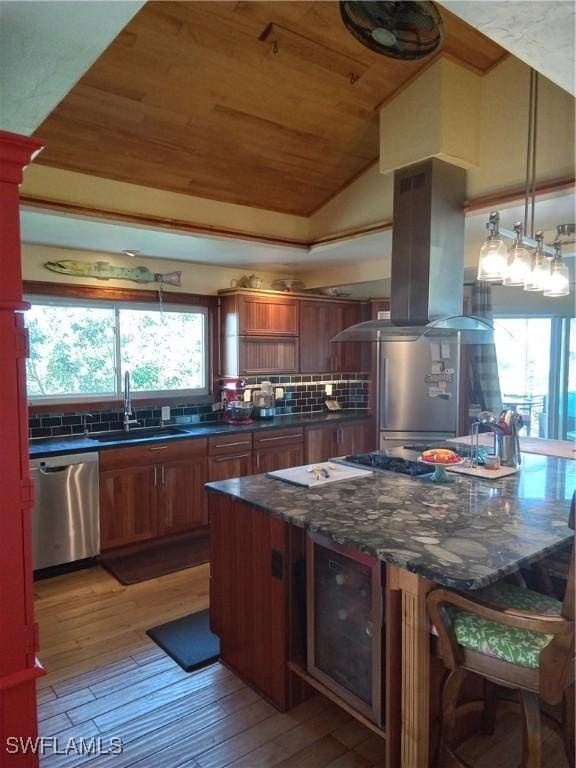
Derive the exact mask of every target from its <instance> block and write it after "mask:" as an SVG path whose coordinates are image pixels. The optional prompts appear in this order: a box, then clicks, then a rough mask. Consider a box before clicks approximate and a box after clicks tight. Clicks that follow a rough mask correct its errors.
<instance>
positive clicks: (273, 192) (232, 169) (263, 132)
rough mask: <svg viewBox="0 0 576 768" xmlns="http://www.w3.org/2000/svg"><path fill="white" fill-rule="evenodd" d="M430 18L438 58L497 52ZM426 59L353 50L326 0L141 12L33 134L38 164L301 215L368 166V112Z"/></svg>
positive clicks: (175, 5)
mask: <svg viewBox="0 0 576 768" xmlns="http://www.w3.org/2000/svg"><path fill="white" fill-rule="evenodd" d="M440 10H441V13H442V16H443V19H444V28H445V42H444V48H443V51H442V53H443V54H444V55H447V56H449V57H451V58H453V59H456V60H458V61H460V62H462V63H464V64H466V65H467V66H470V67H472V68H474V69H475V70H476V71H479V72H485V71H487V70H488V69H490V68H491V67H492V66H493V65H494V64H496V63H497V62H498V61H499V60H500V59H501V58H502V57H503V56H505V55H506V53H505V51H504V50H503V49H502V48H500V47H499V46H498V45H497V44H496V43H493V42H492V41H491V40H489V39H488V38H487V37H485V36H484V35H482V34H480V33H479V32H476V31H475V30H474V29H473V28H472V27H469V26H467V25H466V24H465V23H464V22H462V21H460V20H459V19H458V18H457V17H456V16H453V15H452V14H450V13H449V12H447V11H445V10H444V9H440ZM429 61H430V60H424V61H420V62H408V61H406V62H404V61H398V60H395V59H389V58H386V57H384V56H380V55H378V54H376V53H373V52H372V51H370V50H368V49H367V48H364V47H363V46H362V45H361V44H360V43H359V42H358V41H357V40H355V39H354V38H353V37H352V35H351V34H350V33H349V32H347V31H346V29H345V28H344V26H343V24H342V22H341V20H340V12H339V7H338V3H337V2H313V1H312V2H309V1H297V2H273V1H272V2H271V1H270V0H267V1H265V2H213V1H211V2H149V3H147V5H145V6H144V8H143V9H142V10H141V11H140V12H139V13H138V14H137V15H136V16H135V17H134V18H133V20H132V21H131V22H130V23H129V24H128V26H127V27H125V29H124V30H123V31H122V32H121V34H120V35H119V36H118V37H117V38H116V40H115V41H114V42H113V43H112V44H111V45H110V46H109V48H108V49H107V50H106V51H105V52H104V53H103V55H102V56H101V57H100V58H99V59H98V61H97V62H96V63H95V64H94V65H93V66H92V67H91V69H90V70H88V72H87V73H86V74H85V75H84V77H82V79H81V80H80V81H79V82H78V83H77V85H76V86H75V87H74V88H73V89H72V90H71V91H70V93H69V94H68V95H67V96H66V97H65V98H64V99H63V101H62V102H61V103H60V104H59V105H58V107H57V108H56V109H55V110H54V111H53V112H52V114H51V115H49V117H48V118H47V119H46V120H45V121H44V123H43V124H42V125H41V126H40V127H39V128H38V131H37V132H36V135H37V136H39V137H41V138H42V139H44V140H45V141H46V148H45V150H44V151H43V152H42V154H41V155H40V157H39V158H38V160H37V162H40V163H42V164H45V165H49V166H53V167H57V168H64V169H68V170H73V171H78V172H81V173H87V174H90V175H95V176H103V177H106V178H110V179H117V180H120V181H126V182H132V183H135V184H141V185H143V186H148V187H155V188H160V189H164V190H171V191H174V192H180V193H185V194H190V195H198V196H200V197H206V198H211V199H216V200H220V201H225V202H230V203H240V204H243V205H248V206H253V207H257V208H265V209H269V210H276V211H283V212H286V213H292V214H300V215H308V214H310V213H311V212H312V211H314V210H315V209H317V208H318V207H320V206H321V205H322V204H323V203H324V202H326V200H328V199H329V198H330V197H332V196H333V195H334V194H335V193H336V192H337V191H338V190H339V189H341V188H342V187H343V186H345V185H346V184H347V183H349V182H350V181H351V180H352V179H353V178H354V177H355V176H356V175H358V174H359V173H361V172H362V171H363V170H364V169H365V168H367V167H369V166H370V165H371V164H372V163H373V162H374V161H375V160H376V159H377V157H378V107H379V106H380V105H381V104H382V103H383V102H384V101H386V100H387V99H389V98H390V97H391V96H392V95H393V94H394V93H395V92H396V91H397V90H398V89H400V88H401V87H402V86H403V85H404V84H405V83H406V82H407V81H408V80H409V79H410V78H412V77H413V76H414V75H415V74H416V73H417V72H418V71H419V70H420V69H422V68H423V67H426V66H428V64H429Z"/></svg>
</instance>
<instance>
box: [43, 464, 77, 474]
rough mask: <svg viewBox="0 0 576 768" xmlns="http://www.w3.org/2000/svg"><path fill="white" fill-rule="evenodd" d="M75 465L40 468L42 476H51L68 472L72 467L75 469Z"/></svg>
mask: <svg viewBox="0 0 576 768" xmlns="http://www.w3.org/2000/svg"><path fill="white" fill-rule="evenodd" d="M73 466H74V465H73V464H64V465H61V466H59V467H42V466H40V467H39V469H40V474H42V475H51V474H55V473H56V472H66V470H67V469H70V467H73Z"/></svg>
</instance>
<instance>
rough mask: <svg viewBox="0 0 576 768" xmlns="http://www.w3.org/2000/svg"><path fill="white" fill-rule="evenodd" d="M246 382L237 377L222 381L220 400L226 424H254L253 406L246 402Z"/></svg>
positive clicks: (223, 419)
mask: <svg viewBox="0 0 576 768" xmlns="http://www.w3.org/2000/svg"><path fill="white" fill-rule="evenodd" d="M245 391H246V381H245V380H244V379H242V378H239V377H236V376H229V377H226V378H223V379H220V399H221V401H222V403H223V405H224V416H223V418H222V421H224V422H225V423H226V424H252V419H251V418H250V416H251V414H252V404H251V403H250V402H246V401H245V400H244V393H245Z"/></svg>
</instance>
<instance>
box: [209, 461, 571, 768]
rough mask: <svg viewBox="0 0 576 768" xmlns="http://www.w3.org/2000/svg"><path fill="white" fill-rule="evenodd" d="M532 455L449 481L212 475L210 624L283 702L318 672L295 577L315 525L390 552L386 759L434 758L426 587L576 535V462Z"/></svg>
mask: <svg viewBox="0 0 576 768" xmlns="http://www.w3.org/2000/svg"><path fill="white" fill-rule="evenodd" d="M522 459H523V464H522V470H521V472H519V473H518V474H516V475H512V476H509V477H506V478H503V479H500V480H497V481H486V480H480V479H476V478H471V477H466V476H460V475H459V476H457V477H455V478H454V482H452V483H450V484H448V485H440V484H434V483H432V482H431V481H430V480H429V479H428V478H424V479H423V478H413V477H404V476H399V475H395V474H392V473H389V472H379V473H375V474H373V475H371V476H368V477H365V478H358V479H355V480H348V481H341V482H337V483H333V484H327V485H323V486H319V487H316V488H311V489H308V488H303V487H298V486H294V485H290V484H288V483H284V482H281V481H278V480H275V479H272V478H269V477H267V476H266V475H255V476H250V477H245V478H239V479H233V480H227V481H222V482H218V483H211V484H209V485H208V486H207V487H208V490H209V491H210V493H209V497H210V515H211V521H212V533H211V536H212V581H211V611H212V624H213V628H214V631H215V632H217V634H219V635H220V636H221V640H222V657H223V660H224V662H225V663H228V664H229V666H231V667H232V668H233V669H235V670H236V671H238V672H239V673H240V675H241V676H243V677H244V678H245V679H246V680H248V682H251V683H252V684H253V685H254V686H255V687H257V688H258V689H259V690H260V691H262V692H263V693H264V694H265V695H267V696H268V697H269V698H270V699H271V700H272V701H273V702H274V703H276V704H277V706H280V707H281V708H289V707H290V706H292V705H293V704H294V703H296V702H297V700H298V695H299V692H298V688H297V685H296V683H295V680H294V677H295V675H294V673H295V672H297V671H298V670H299V669H300V671H301V672H302V674H301V675H300V677H301V678H303V679H305V680H306V681H307V682H310V677H309V676H307V674H306V670H305V662H304V661H303V660H302V639H301V632H302V627H301V626H299V623H298V594H297V589H296V587H295V584H294V578H293V567H294V566H295V565H296V564H297V563H298V562H299V561H300V562H301V560H302V558H303V557H305V554H306V546H305V541H304V540H305V539H306V535H307V534H308V533H315V534H320V535H322V536H323V537H326V538H327V539H329V540H331V541H333V542H335V543H337V544H338V545H342V546H344V547H347V548H349V549H351V550H354V551H360V552H362V553H365V554H366V555H368V556H369V557H371V558H373V559H374V560H376V561H380V562H381V563H382V564H383V565H382V571H383V577H382V581H383V583H384V585H385V589H384V603H385V606H384V621H383V628H384V629H383V640H382V643H383V646H384V651H383V656H382V689H383V694H384V709H385V716H384V717H383V723H382V735H385V737H386V748H387V754H388V765H390V766H394V765H402V766H403V767H404V768H416V766H418V768H424V766H427V765H428V764H429V759H430V722H431V709H432V708H433V701H432V699H433V697H432V696H431V692H432V691H431V686H434V685H435V684H436V683H435V682H434V679H433V678H434V672H433V670H432V666H433V663H432V659H431V653H430V649H431V635H430V625H429V620H428V617H427V614H426V607H425V598H426V594H427V592H428V591H429V590H430V589H432V588H433V587H434V585H436V584H440V585H443V586H447V587H450V588H454V589H458V590H475V589H478V588H480V587H483V586H486V585H488V584H490V583H492V582H494V581H497V580H498V579H501V578H503V577H504V576H507V575H509V574H511V573H513V572H514V571H518V570H519V569H520V568H521V567H524V566H528V565H529V564H530V563H531V562H533V561H535V560H538V559H540V558H542V557H543V556H545V555H547V554H550V553H552V552H553V551H554V550H555V549H557V548H560V547H561V546H562V545H563V544H564V543H565V542H567V541H568V540H569V539H570V537H571V535H572V533H571V531H570V530H569V528H568V526H567V521H568V515H569V506H570V498H571V495H572V493H573V491H574V488H575V486H576V465H575V463H574V461H571V460H565V459H561V458H554V457H546V456H537V455H526V454H524V455H523V457H522ZM243 620H246V621H248V623H251V624H252V629H249V628H248V629H246V628H243ZM300 623H301V622H300ZM434 663H435V662H434ZM315 687H317V688H319V690H322V688H321V687H320V686H315Z"/></svg>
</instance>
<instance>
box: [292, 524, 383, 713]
mask: <svg viewBox="0 0 576 768" xmlns="http://www.w3.org/2000/svg"><path fill="white" fill-rule="evenodd" d="M306 561H307V566H306V567H307V574H306V576H307V578H306V582H307V600H306V604H307V622H306V623H307V666H308V672H309V674H310V675H311V676H312V677H314V678H316V679H317V680H319V681H320V682H321V683H323V684H324V685H325V686H326V687H327V688H330V689H331V690H332V691H334V693H336V694H337V695H338V696H339V697H340V698H341V699H343V700H344V701H346V702H348V703H349V704H350V705H352V706H353V707H354V708H355V709H357V710H358V711H359V712H361V713H362V714H363V715H365V716H366V717H367V718H369V719H370V720H371V721H372V722H374V723H376V724H377V725H378V726H382V718H383V701H382V681H383V679H384V668H383V652H382V651H383V648H382V643H383V640H382V638H383V632H382V617H383V608H382V595H383V588H382V573H383V568H382V564H381V563H380V561H379V560H377V559H376V558H374V557H369V556H368V555H364V554H363V553H361V552H359V551H357V550H350V549H348V548H347V547H342V546H340V545H338V544H336V543H334V542H333V541H331V540H330V539H328V538H326V537H323V536H321V535H319V534H308V540H307V558H306Z"/></svg>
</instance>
